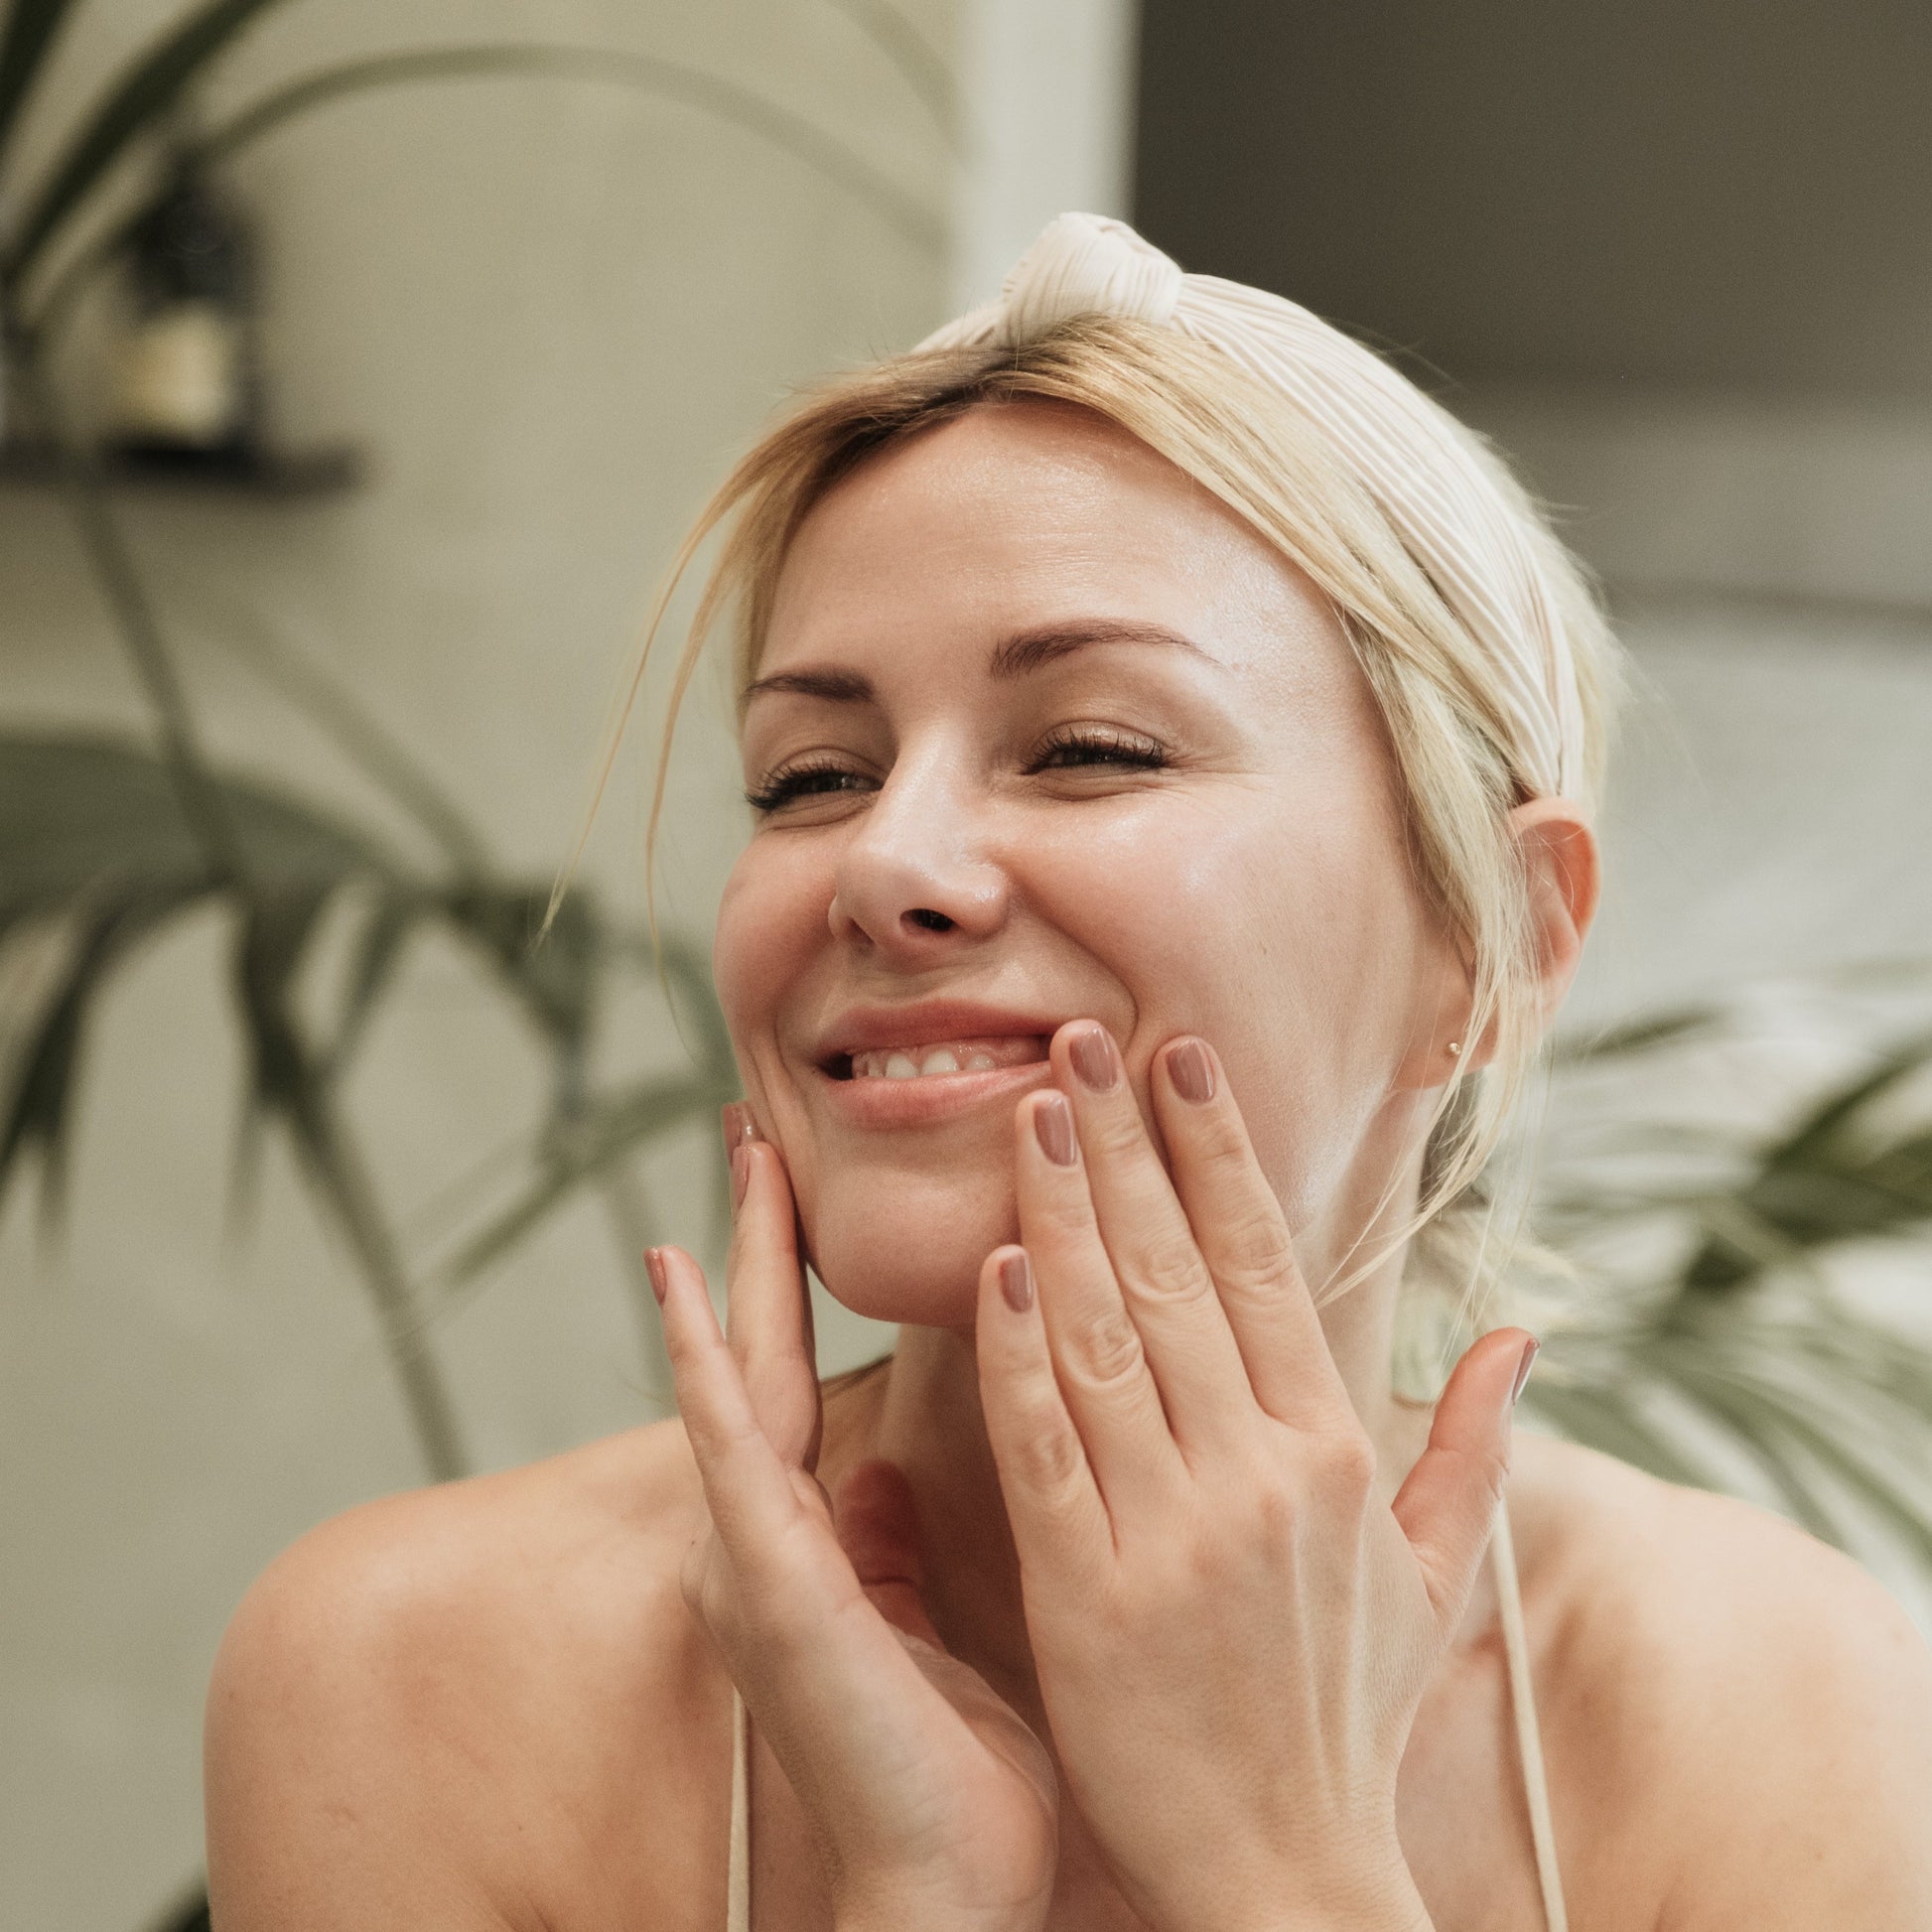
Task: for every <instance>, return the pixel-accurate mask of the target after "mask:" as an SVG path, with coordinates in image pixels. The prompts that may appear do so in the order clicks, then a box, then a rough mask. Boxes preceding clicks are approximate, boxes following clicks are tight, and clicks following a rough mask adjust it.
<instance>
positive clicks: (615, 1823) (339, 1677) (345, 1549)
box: [207, 1423, 730, 1932]
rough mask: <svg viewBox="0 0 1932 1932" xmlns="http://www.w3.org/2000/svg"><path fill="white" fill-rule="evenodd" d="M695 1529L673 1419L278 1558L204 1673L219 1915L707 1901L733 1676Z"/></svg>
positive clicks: (673, 1910) (606, 1915) (423, 1919)
mask: <svg viewBox="0 0 1932 1932" xmlns="http://www.w3.org/2000/svg"><path fill="white" fill-rule="evenodd" d="M701 1522H702V1502H701V1499H700V1496H699V1492H698V1488H697V1482H696V1475H695V1471H694V1470H693V1468H692V1465H691V1460H690V1455H689V1451H688V1449H686V1447H685V1443H684V1435H683V1431H682V1429H681V1428H680V1427H679V1426H678V1425H676V1424H674V1423H672V1424H661V1425H657V1426H654V1427H650V1428H645V1429H638V1430H633V1431H630V1432H628V1433H626V1434H624V1435H622V1436H618V1437H613V1438H611V1439H609V1440H608V1441H605V1442H602V1443H596V1444H592V1445H590V1446H589V1447H587V1448H585V1449H578V1450H575V1451H573V1452H571V1453H570V1454H567V1455H563V1456H558V1457H555V1458H552V1459H551V1460H549V1461H545V1462H541V1463H536V1464H533V1465H531V1466H530V1467H527V1468H522V1469H515V1470H511V1471H508V1472H506V1473H504V1474H501V1475H494V1476H488V1477H483V1478H479V1479H477V1480H474V1481H470V1482H462V1483H454V1484H450V1485H447V1486H445V1487H442V1488H438V1489H431V1490H423V1491H418V1492H415V1493H413V1494H409V1495H403V1496H396V1497H391V1498H388V1499H386V1500H384V1501H381V1502H377V1503H372V1504H369V1505H367V1506H366V1507H364V1508H361V1509H356V1510H352V1511H350V1512H349V1513H348V1514H346V1515H345V1516H342V1517H339V1518H337V1519H336V1520H335V1521H333V1522H330V1523H326V1524H324V1525H323V1526H322V1527H321V1528H320V1529H317V1530H315V1531H313V1532H311V1533H310V1534H309V1535H308V1536H305V1537H304V1538H303V1539H302V1540H301V1541H300V1542H299V1543H297V1544H296V1545H295V1546H294V1547H293V1548H292V1549H290V1550H289V1551H288V1552H287V1553H286V1554H285V1555H283V1556H282V1557H281V1558H279V1559H278V1560H277V1561H276V1562H275V1563H274V1564H273V1565H272V1566H271V1567H270V1568H269V1569H268V1570H267V1571H266V1572H265V1573H264V1574H263V1576H262V1577H261V1578H260V1580H259V1581H258V1582H257V1583H256V1584H255V1586H254V1587H253V1588H252V1589H251V1590H250V1591H249V1593H248V1595H247V1597H246V1598H245V1599H244V1600H243V1602H242V1604H241V1606H240V1608H239V1609H238V1610H237V1612H236V1614H235V1617H234V1620H233V1622H232V1623H231V1625H230V1626H229V1629H228V1632H227V1635H226V1637H225V1638H224V1639H223V1642H222V1645H221V1650H220V1654H219V1656H218V1658H217V1660H216V1664H215V1669H214V1675H213V1680H212V1683H211V1686H210V1689H209V1697H208V1715H207V1787H208V1789H207V1808H208V1839H209V1873H210V1884H211V1887H212V1889H213V1893H214V1898H215V1903H216V1907H217V1909H218V1910H219V1911H220V1913H221V1919H220V1922H221V1923H222V1925H223V1926H224V1928H232V1932H248V1928H250V1927H252V1926H257V1925H259V1926H269V1925H274V1926H278V1927H286V1926H294V1925H301V1926H304V1927H315V1928H323V1927H335V1926H338V1925H341V1926H344V1927H346V1926H349V1925H355V1926H358V1927H373V1926H384V1925H389V1924H394V1925H397V1926H402V1925H405V1924H412V1923H413V1924H423V1923H431V1922H434V1923H438V1924H446V1923H447V1924H452V1925H459V1924H461V1925H468V1924H475V1925H478V1926H480V1927H483V1926H487V1927H494V1926H500V1925H506V1924H522V1923H526V1922H527V1923H535V1924H552V1925H565V1924H570V1923H577V1922H582V1923H587V1924H615V1923H637V1924H662V1925H667V1926H668V1925H673V1924H676V1923H679V1922H680V1921H681V1918H682V1916H683V1915H685V1914H687V1913H690V1912H692V1911H693V1909H694V1908H695V1909H696V1910H698V1911H700V1912H702V1910H703V1909H704V1906H705V1904H706V1902H707V1900H708V1890H709V1886H708V1885H707V1883H706V1882H705V1879H704V1877H703V1872H704V1869H705V1867H704V1864H703V1863H702V1861H703V1858H704V1855H705V1853H706V1852H708V1851H710V1850H712V1848H711V1847H709V1845H708V1843H707V1842H706V1841H708V1840H709V1838H710V1837H712V1836H716V1837H717V1839H718V1844H717V1847H716V1848H715V1856H714V1857H713V1858H712V1859H711V1861H710V1868H711V1869H713V1870H715V1871H716V1872H717V1874H718V1879H717V1882H718V1885H719V1886H720V1887H722V1883H723V1864H724V1857H725V1853H724V1832H725V1819H724V1815H723V1813H722V1812H721V1811H720V1810H719V1807H720V1806H721V1805H722V1804H723V1802H724V1794H725V1793H726V1791H727V1790H728V1783H729V1749H730V1738H729V1725H728V1718H727V1713H728V1711H729V1698H730V1687H729V1683H728V1681H727V1680H726V1679H725V1678H724V1676H723V1675H722V1673H721V1671H720V1670H719V1669H718V1668H717V1666H716V1664H715V1662H714V1661H713V1659H712V1658H711V1656H710V1653H709V1648H708V1646H707V1644H706V1642H705V1639H704V1638H703V1636H702V1634H701V1633H700V1632H699V1631H698V1629H697V1628H696V1626H695V1625H694V1624H693V1622H692V1621H691V1619H690V1617H689V1614H688V1613H687V1611H686V1610H685V1607H684V1603H683V1599H682V1595H681V1591H680V1587H679V1568H680V1564H681V1561H682V1558H683V1554H684V1551H685V1548H686V1546H687V1544H688V1543H689V1540H690V1538H691V1536H692V1534H693V1533H694V1531H695V1530H696V1529H697V1528H698V1526H699V1525H700V1523H701ZM714 1814H716V1815H715V1817H714ZM687 1867H688V1868H687ZM694 1892H695V1896H694ZM720 1900H722V1890H720ZM719 1909H722V1906H721V1905H720V1907H719ZM694 1922H696V1921H695V1920H694Z"/></svg>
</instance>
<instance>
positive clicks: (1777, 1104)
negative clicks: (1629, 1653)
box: [1524, 962, 1932, 1571]
mask: <svg viewBox="0 0 1932 1932" xmlns="http://www.w3.org/2000/svg"><path fill="white" fill-rule="evenodd" d="M1873 985H1888V986H1889V988H1890V991H1891V992H1892V993H1893V994H1894V995H1898V994H1902V995H1903V996H1904V999H1903V1005H1904V1007H1905V1008H1906V1010H1907V1011H1906V1013H1905V1015H1904V1016H1901V1015H1900V1013H1899V1011H1898V1008H1899V1005H1900V1001H1899V1000H1898V999H1897V998H1892V999H1890V1000H1888V1001H1887V1002H1885V1003H1884V1004H1883V1005H1882V1006H1881V1008H1880V1010H1879V1011H1878V1012H1877V1013H1875V1014H1872V1013H1869V1012H1866V1011H1864V1010H1863V995H1864V993H1865V992H1867V991H1868V990H1869V989H1870V988H1871V987H1872V986H1873ZM1928 988H1932V963H1923V962H1922V963H1917V964H1914V965H1908V966H1906V967H1903V968H1892V969H1887V970H1886V971H1884V972H1882V973H1873V972H1871V971H1869V970H1864V971H1861V972H1856V973H1854V972H1848V973H1846V974H1842V975H1838V976H1834V977H1832V978H1831V979H1828V980H1825V981H1821V982H1817V983H1814V984H1813V985H1812V986H1811V987H1810V988H1809V989H1807V990H1806V991H1805V998H1806V1002H1807V1004H1808V1005H1809V1007H1810V1008H1811V1013H1810V1016H1809V1018H1808V1019H1806V1020H1803V1021H1799V1022H1793V1021H1791V1020H1789V1019H1787V1020H1786V1021H1785V1022H1784V1023H1781V1024H1774V1025H1770V1026H1768V1027H1767V1025H1766V1022H1765V1017H1764V1006H1763V1000H1762V995H1761V990H1755V989H1746V990H1744V991H1743V992H1741V993H1740V994H1739V995H1738V996H1737V997H1736V998H1735V999H1733V1000H1730V1001H1726V1002H1720V1003H1714V1004H1711V1005H1708V1006H1705V1007H1701V1008H1696V1009H1687V1010H1685V1011H1682V1012H1677V1013H1672V1014H1668V1015H1663V1016H1659V1017H1656V1018H1652V1019H1648V1020H1645V1021H1642V1022H1640V1023H1637V1024H1633V1025H1631V1026H1628V1027H1624V1028H1620V1029H1618V1030H1616V1031H1614V1032H1611V1033H1607V1034H1604V1035H1599V1036H1597V1037H1595V1038H1593V1039H1588V1040H1580V1041H1577V1042H1575V1043H1572V1044H1569V1045H1567V1046H1565V1047H1563V1048H1562V1049H1560V1051H1559V1053H1558V1056H1557V1066H1556V1080H1557V1085H1556V1089H1555V1092H1554V1094H1553V1098H1552V1114H1553V1117H1554V1123H1555V1125H1556V1126H1557V1128H1558V1130H1559V1131H1558V1132H1556V1133H1555V1134H1554V1135H1553V1136H1552V1140H1553V1143H1554V1145H1553V1147H1552V1149H1551V1151H1550V1153H1549V1154H1548V1155H1547V1156H1546V1159H1547V1160H1548V1162H1549V1166H1548V1168H1547V1170H1546V1172H1545V1174H1544V1176H1543V1179H1542V1183H1541V1185H1540V1186H1539V1187H1538V1189H1537V1193H1536V1202H1535V1209H1534V1213H1535V1221H1536V1226H1537V1230H1538V1233H1539V1234H1540V1235H1541V1236H1543V1237H1544V1238H1545V1239H1547V1240H1548V1241H1549V1242H1550V1243H1551V1244H1552V1245H1553V1246H1554V1247H1555V1248H1556V1249H1557V1250H1558V1252H1559V1253H1561V1254H1564V1255H1566V1256H1568V1257H1569V1258H1571V1259H1572V1261H1573V1262H1574V1263H1575V1265H1576V1266H1577V1268H1578V1270H1579V1273H1580V1276H1581V1279H1582V1284H1583V1285H1582V1292H1581V1293H1578V1294H1576V1295H1574V1296H1572V1297H1569V1298H1567V1301H1568V1303H1569V1306H1568V1307H1567V1309H1566V1310H1565V1311H1564V1313H1563V1315H1562V1317H1561V1318H1560V1319H1559V1320H1558V1322H1557V1323H1556V1325H1555V1327H1554V1329H1553V1333H1552V1337H1551V1342H1550V1346H1549V1348H1548V1350H1547V1353H1548V1356H1549V1360H1548V1361H1547V1363H1545V1364H1544V1365H1542V1366H1541V1367H1539V1370H1538V1374H1537V1376H1536V1377H1535V1378H1533V1380H1532V1382H1531V1385H1530V1388H1529V1390H1528V1391H1526V1393H1525V1397H1524V1401H1525V1404H1526V1405H1527V1406H1528V1407H1529V1408H1531V1409H1532V1410H1534V1411H1536V1412H1537V1413H1539V1414H1540V1415H1541V1416H1542V1417H1543V1418H1544V1419H1545V1420H1546V1421H1547V1422H1549V1423H1550V1424H1551V1425H1553V1426H1554V1427H1555V1428H1557V1429H1558V1430H1559V1431H1560V1432H1561V1433H1562V1434H1564V1435H1566V1436H1568V1437H1570V1438H1572V1439H1574V1440H1576V1441H1579V1442H1583V1443H1587V1444H1589V1445H1591V1446H1592V1447H1594V1448H1597V1449H1603V1450H1604V1451H1606V1452H1607V1453H1609V1454H1612V1455H1615V1456H1618V1457H1620V1458H1622V1459H1623V1460H1625V1461H1627V1462H1632V1463H1635V1464H1636V1465H1638V1466H1639V1467H1641V1468H1646V1469H1649V1470H1651V1471H1652V1472H1653V1473H1655V1474H1657V1475H1659V1476H1662V1477H1664V1478H1666V1479H1667V1480H1670V1481H1674V1482H1687V1483H1692V1484H1696V1485H1698V1486H1700V1487H1704V1488H1712V1489H1737V1488H1739V1487H1744V1488H1745V1489H1746V1491H1747V1492H1748V1490H1749V1489H1750V1488H1751V1487H1755V1488H1757V1489H1758V1490H1759V1491H1760V1493H1761V1494H1764V1495H1765V1497H1766V1499H1774V1500H1775V1501H1776V1502H1777V1503H1779V1504H1780V1505H1781V1506H1782V1507H1783V1508H1784V1509H1785V1510H1786V1511H1787V1512H1788V1513H1789V1514H1790V1515H1792V1516H1793V1517H1795V1518H1796V1519H1797V1520H1798V1521H1799V1522H1801V1523H1803V1524H1805V1525H1806V1527H1808V1528H1809V1529H1811V1530H1812V1531H1813V1532H1814V1533H1815V1534H1817V1535H1819V1536H1821V1537H1823V1538H1825V1539H1826V1540H1828V1541H1830V1542H1833V1543H1836V1544H1839V1545H1841V1546H1843V1547H1847V1548H1851V1549H1854V1550H1855V1551H1856V1550H1857V1549H1859V1547H1860V1545H1861V1543H1862V1541H1863V1540H1865V1539H1866V1538H1867V1537H1868V1533H1869V1531H1870V1530H1872V1529H1873V1528H1875V1529H1877V1530H1878V1531H1879V1532H1880V1533H1881V1534H1883V1535H1885V1536H1888V1537H1890V1538H1892V1539H1894V1540H1895V1541H1896V1543H1897V1544H1898V1545H1900V1546H1901V1547H1902V1548H1903V1550H1904V1551H1905V1553H1906V1554H1907V1555H1908V1556H1909V1557H1910V1558H1911V1559H1912V1560H1913V1561H1915V1562H1916V1563H1917V1564H1918V1565H1919V1566H1921V1567H1923V1568H1924V1569H1926V1570H1928V1571H1932V1325H1928V1319H1927V1317H1928V1315H1932V1308H1928V1305H1927V1304H1928V1297H1927V1296H1926V1294H1925V1283H1926V1280H1927V1275H1928V1263H1932V1241H1929V1240H1928V1237H1929V1236H1932V1111H1929V1110H1928V1095H1929V1094H1932V1033H1928V1032H1927V1031H1925V1030H1924V1027H1923V1019H1922V1006H1923V995H1924V993H1925V991H1926V990H1927V989H1928ZM1787 990H1788V991H1792V990H1795V989H1787ZM1821 1002H1822V1010H1821ZM1912 1009H1920V1011H1918V1012H1913V1011H1912ZM1848 1026H1849V1027H1850V1028H1851V1030H1852V1031H1853V1032H1854V1033H1855V1034H1862V1035H1864V1036H1865V1042H1866V1043H1863V1044H1857V1043H1854V1044H1852V1045H1851V1046H1850V1047H1849V1049H1848V1048H1847V1047H1846V1046H1845V1045H1844V1043H1843V1042H1841V1044H1840V1046H1839V1048H1838V1049H1837V1050H1836V1051H1834V1052H1832V1053H1830V1054H1829V1057H1831V1058H1832V1059H1833V1060H1834V1061H1835V1062H1838V1064H1836V1065H1835V1068H1834V1070H1832V1071H1830V1072H1828V1073H1826V1074H1825V1075H1823V1076H1822V1077H1821V1076H1820V1075H1819V1074H1818V1073H1817V1072H1816V1070H1815V1069H1814V1070H1813V1071H1811V1072H1810V1073H1809V1075H1808V1076H1806V1077H1793V1076H1791V1075H1790V1074H1789V1073H1788V1072H1787V1073H1786V1074H1784V1075H1783V1076H1782V1077H1780V1076H1779V1073H1778V1068H1779V1065H1780V1063H1781V1062H1788V1061H1790V1060H1791V1059H1792V1057H1793V1051H1794V1048H1802V1049H1803V1050H1804V1051H1807V1052H1809V1053H1810V1054H1812V1055H1813V1056H1814V1057H1815V1056H1816V1054H1817V1053H1818V1052H1819V1051H1820V1050H1821V1042H1822V1040H1823V1037H1824V1035H1827V1034H1833V1033H1836V1034H1840V1035H1842V1034H1844V1033H1845V1032H1846V1031H1847V1029H1848ZM1873 1037H1875V1038H1876V1039H1877V1040H1878V1042H1879V1043H1877V1044H1875V1045H1874V1044H1871V1043H1869V1042H1870V1039H1871V1038H1873ZM1767 1085H1775V1086H1782V1087H1784V1088H1785V1089H1786V1091H1785V1092H1784V1093H1783V1094H1782V1095H1781V1096H1779V1097H1777V1098H1774V1099H1771V1100H1770V1101H1769V1103H1768V1104H1767V1102H1766V1100H1765V1098H1764V1089H1765V1087H1766V1086H1767ZM1566 1116H1568V1118H1566ZM1886 1263H1890V1264H1891V1266H1889V1267H1885V1266H1884V1264H1886ZM1881 1271H1882V1273H1883V1274H1884V1276H1885V1278H1886V1280H1887V1281H1888V1282H1890V1283H1891V1284H1892V1286H1891V1288H1890V1290H1889V1292H1888V1293H1886V1294H1883V1295H1880V1296H1879V1297H1877V1298H1876V1299H1877V1300H1878V1302H1879V1303H1880V1306H1879V1307H1878V1308H1876V1309H1874V1307H1873V1300H1874V1297H1873V1295H1872V1293H1871V1291H1870V1289H1869V1287H1868V1285H1867V1286H1866V1287H1863V1288H1860V1287H1859V1286H1858V1285H1857V1284H1858V1282H1859V1280H1860V1279H1861V1278H1864V1279H1865V1280H1866V1282H1867V1284H1868V1281H1869V1278H1870V1277H1872V1276H1873V1275H1874V1274H1875V1273H1878V1272H1881ZM1906 1284H1908V1285H1909V1286H1903V1285H1906ZM1746 1472H1750V1474H1752V1475H1754V1477H1755V1481H1754V1483H1753V1482H1749V1481H1746V1480H1740V1478H1743V1477H1744V1476H1745V1473H1746Z"/></svg>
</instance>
